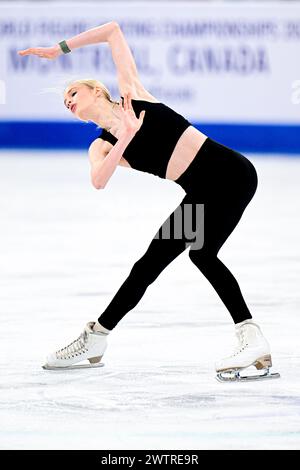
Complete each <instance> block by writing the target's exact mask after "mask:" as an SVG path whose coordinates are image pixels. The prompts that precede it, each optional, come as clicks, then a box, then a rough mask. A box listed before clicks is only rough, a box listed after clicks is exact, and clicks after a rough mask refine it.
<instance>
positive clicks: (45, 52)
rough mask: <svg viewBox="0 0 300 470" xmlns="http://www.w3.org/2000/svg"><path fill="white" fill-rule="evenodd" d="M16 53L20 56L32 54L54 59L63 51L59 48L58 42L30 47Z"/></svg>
mask: <svg viewBox="0 0 300 470" xmlns="http://www.w3.org/2000/svg"><path fill="white" fill-rule="evenodd" d="M18 54H19V55H20V56H22V57H23V56H25V55H31V54H32V55H37V56H38V57H41V58H44V59H50V60H53V59H56V57H58V56H60V55H62V54H63V51H62V50H61V48H60V46H59V44H56V45H55V46H52V47H30V48H29V49H24V50H22V51H18Z"/></svg>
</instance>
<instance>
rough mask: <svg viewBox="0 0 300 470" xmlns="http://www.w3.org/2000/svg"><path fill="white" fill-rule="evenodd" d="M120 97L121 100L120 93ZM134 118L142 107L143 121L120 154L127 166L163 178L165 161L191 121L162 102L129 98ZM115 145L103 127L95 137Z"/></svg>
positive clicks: (168, 158) (113, 138)
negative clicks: (143, 111)
mask: <svg viewBox="0 0 300 470" xmlns="http://www.w3.org/2000/svg"><path fill="white" fill-rule="evenodd" d="M121 98H122V100H123V99H124V98H123V97H122V96H121ZM131 101H132V107H133V109H134V112H135V115H136V117H137V118H139V116H140V112H141V111H142V110H145V111H146V113H145V116H144V120H143V124H142V126H141V128H140V129H139V130H138V132H137V133H136V134H135V136H134V137H133V139H132V140H131V142H129V144H128V146H127V147H126V149H125V151H124V152H123V157H124V158H125V160H127V162H128V163H129V165H130V166H131V167H132V168H134V169H136V170H140V171H145V172H147V173H152V174H154V175H157V176H159V177H160V178H165V177H166V171H167V166H168V162H169V160H170V157H171V155H172V152H173V150H174V148H175V146H176V144H177V142H178V139H179V137H180V136H181V134H182V133H183V132H184V131H185V130H186V129H187V128H188V127H189V126H191V125H192V124H191V123H190V122H189V121H188V120H187V119H185V118H184V117H183V116H182V115H181V114H178V113H177V112H176V111H174V110H173V109H171V108H169V107H168V106H166V105H165V104H163V103H151V102H149V101H144V100H134V99H132V100H131ZM98 138H101V139H103V140H107V141H108V142H110V143H111V144H112V145H114V144H115V143H116V142H117V141H118V139H117V138H116V137H115V136H114V135H112V134H111V133H110V132H108V131H106V130H105V129H102V133H101V134H100V135H99V136H98Z"/></svg>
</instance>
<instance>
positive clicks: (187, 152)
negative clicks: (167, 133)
mask: <svg viewBox="0 0 300 470" xmlns="http://www.w3.org/2000/svg"><path fill="white" fill-rule="evenodd" d="M206 139H207V136H206V135H205V134H203V133H202V132H200V131H198V129H196V128H195V127H194V126H189V127H188V128H187V129H186V130H185V131H184V132H183V134H182V135H181V136H180V138H179V140H178V142H177V144H176V146H175V148H174V150H173V152H172V155H171V157H170V160H169V162H168V166H167V171H166V176H165V177H166V179H169V180H172V181H175V180H177V179H178V178H179V177H180V176H181V175H182V174H183V173H184V172H185V170H186V169H187V168H188V167H189V165H190V164H191V163H192V161H193V160H194V158H195V156H196V155H197V153H198V151H199V150H200V148H201V147H202V145H203V144H204V142H205V140H206ZM119 165H121V166H126V167H128V168H131V166H130V165H129V163H128V162H127V160H125V158H124V157H121V159H120V162H119Z"/></svg>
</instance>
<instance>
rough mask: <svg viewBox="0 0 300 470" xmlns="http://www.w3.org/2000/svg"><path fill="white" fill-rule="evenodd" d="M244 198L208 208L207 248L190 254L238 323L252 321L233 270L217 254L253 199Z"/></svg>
mask: <svg viewBox="0 0 300 470" xmlns="http://www.w3.org/2000/svg"><path fill="white" fill-rule="evenodd" d="M251 197H252V196H251V194H250V195H249V197H248V198H246V199H244V200H243V198H242V197H241V198H240V199H237V200H235V201H233V200H229V201H227V203H226V202H220V201H218V202H217V201H212V202H208V203H206V204H205V205H204V244H203V247H202V248H201V249H200V250H197V249H196V250H195V249H193V245H192V246H191V248H190V250H189V257H190V259H191V261H192V262H193V263H194V264H195V265H196V266H197V268H198V269H200V271H201V272H202V273H203V275H204V276H205V277H206V278H207V280H208V281H209V282H210V283H211V285H212V286H213V288H214V289H215V291H216V292H217V294H218V295H219V297H220V299H221V300H222V302H223V303H224V305H225V306H226V308H227V309H228V311H229V313H230V314H231V316H232V319H233V321H234V323H239V322H242V321H244V320H247V319H251V318H252V315H251V313H250V311H249V309H248V307H247V305H246V302H245V300H244V298H243V295H242V293H241V289H240V287H239V285H238V283H237V281H236V279H235V277H234V276H233V274H232V273H231V272H230V271H229V269H228V268H227V267H226V266H225V265H224V263H222V261H221V260H220V259H219V258H218V256H217V254H218V251H219V250H220V248H221V246H222V245H223V244H224V242H225V241H226V239H227V238H228V237H229V235H230V234H231V233H232V231H233V230H234V228H235V227H236V226H237V224H238V222H239V220H240V219H241V216H242V214H243V212H244V210H245V208H246V206H247V204H248V203H249V199H251Z"/></svg>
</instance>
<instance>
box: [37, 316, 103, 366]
mask: <svg viewBox="0 0 300 470" xmlns="http://www.w3.org/2000/svg"><path fill="white" fill-rule="evenodd" d="M94 325H95V322H89V323H87V325H86V327H85V328H84V330H83V332H82V333H81V335H80V336H79V337H78V338H77V339H76V340H75V341H73V342H72V343H71V344H69V345H68V346H65V347H64V348H62V349H59V350H58V351H56V352H54V353H52V354H50V355H49V356H48V357H47V359H46V364H44V365H43V366H42V367H43V369H48V370H62V369H84V368H93V367H103V366H104V364H103V362H100V361H101V359H102V356H103V354H104V351H105V350H106V348H107V335H108V333H105V332H104V331H95V330H94V329H93V327H94ZM107 331H108V330H107ZM84 360H88V361H89V363H84V364H78V363H80V362H82V361H84Z"/></svg>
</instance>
